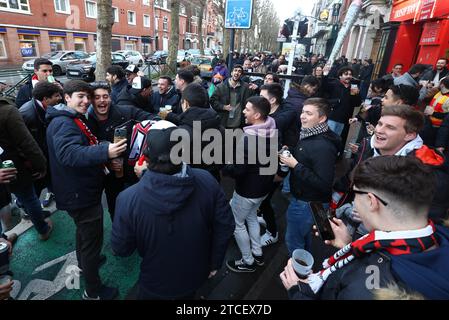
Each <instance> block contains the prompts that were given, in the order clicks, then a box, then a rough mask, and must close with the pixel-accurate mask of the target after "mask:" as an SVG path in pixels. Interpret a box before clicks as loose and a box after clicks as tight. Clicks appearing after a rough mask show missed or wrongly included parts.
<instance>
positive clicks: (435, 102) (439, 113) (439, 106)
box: [430, 91, 449, 128]
mask: <svg viewBox="0 0 449 320" xmlns="http://www.w3.org/2000/svg"><path fill="white" fill-rule="evenodd" d="M430 107H432V108H433V114H432V115H431V116H430V121H431V122H432V126H434V127H436V128H439V127H441V124H442V123H443V119H444V117H445V116H446V115H447V113H448V112H449V93H442V92H441V91H440V92H438V93H437V94H436V95H435V96H434V97H433V99H432V101H430Z"/></svg>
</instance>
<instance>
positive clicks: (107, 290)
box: [83, 285, 118, 300]
mask: <svg viewBox="0 0 449 320" xmlns="http://www.w3.org/2000/svg"><path fill="white" fill-rule="evenodd" d="M117 296H118V289H117V288H114V287H107V286H105V285H102V286H101V288H100V290H98V292H96V293H95V294H88V293H87V291H86V290H84V293H83V300H114V298H116V297H117Z"/></svg>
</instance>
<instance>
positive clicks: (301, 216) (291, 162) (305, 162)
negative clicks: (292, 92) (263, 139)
mask: <svg viewBox="0 0 449 320" xmlns="http://www.w3.org/2000/svg"><path fill="white" fill-rule="evenodd" d="M329 113H330V110H329V104H328V102H327V101H326V100H325V99H322V98H311V99H308V100H306V101H305V102H304V108H303V110H302V114H301V125H302V127H301V134H300V138H299V142H298V144H297V146H296V147H295V149H294V150H292V151H291V152H292V154H291V156H290V157H285V156H281V157H280V160H281V163H283V164H286V165H287V166H288V167H290V169H291V170H290V173H291V174H290V192H291V194H292V195H293V198H292V200H291V202H290V205H289V207H288V209H287V231H286V234H285V242H286V244H287V249H288V252H289V254H290V255H291V254H292V252H293V251H294V250H295V249H304V248H306V249H309V248H310V244H311V236H310V232H311V230H312V224H313V219H312V213H311V209H310V207H309V202H310V201H319V202H321V203H323V205H324V206H328V204H329V201H330V200H331V195H332V183H333V181H334V174H335V163H336V161H337V157H338V153H339V150H340V148H341V139H340V137H339V136H337V135H336V134H335V133H334V132H332V131H331V130H330V129H329V127H328V125H327V117H328V115H329Z"/></svg>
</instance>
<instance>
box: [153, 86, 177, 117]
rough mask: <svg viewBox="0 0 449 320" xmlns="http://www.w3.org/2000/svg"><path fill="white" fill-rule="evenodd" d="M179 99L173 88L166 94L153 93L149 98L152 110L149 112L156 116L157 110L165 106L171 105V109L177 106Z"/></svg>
mask: <svg viewBox="0 0 449 320" xmlns="http://www.w3.org/2000/svg"><path fill="white" fill-rule="evenodd" d="M180 99H181V97H180V96H179V95H178V93H177V92H176V89H175V87H174V86H172V87H171V88H170V89H169V90H168V91H167V92H166V93H164V94H160V93H159V91H158V92H154V93H153V94H152V96H151V106H152V110H150V112H152V113H155V114H158V113H159V110H160V109H161V108H163V107H165V106H166V105H171V106H172V109H173V107H174V106H177V105H178V104H179V100H180Z"/></svg>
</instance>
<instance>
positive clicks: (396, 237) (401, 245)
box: [307, 220, 438, 293]
mask: <svg viewBox="0 0 449 320" xmlns="http://www.w3.org/2000/svg"><path fill="white" fill-rule="evenodd" d="M435 230H436V229H435V226H434V224H433V222H432V221H431V220H429V224H428V225H427V226H426V227H425V228H423V229H419V230H410V231H392V232H385V231H371V232H370V233H368V234H367V235H365V236H363V237H362V238H360V239H358V240H356V241H354V242H352V243H350V244H348V245H346V246H345V247H344V248H343V249H341V250H339V251H338V252H337V253H335V254H334V255H333V256H331V257H330V258H328V259H326V260H324V262H323V270H321V271H319V272H317V273H314V274H311V275H310V276H309V277H308V278H307V280H308V283H309V286H310V288H311V289H312V290H313V292H315V293H317V292H318V291H319V290H320V289H321V287H322V286H323V284H324V283H325V282H326V280H327V279H328V278H329V276H330V275H331V274H332V273H334V272H335V271H337V270H338V269H341V268H343V267H344V266H346V265H347V264H348V263H350V262H351V261H352V260H354V259H356V258H359V257H362V256H364V255H366V254H369V253H371V252H373V251H377V250H384V251H386V252H387V253H389V254H391V255H404V254H412V253H419V252H423V251H426V250H427V249H429V248H431V247H433V246H435V245H438V242H437V240H436V238H435V235H434V233H435Z"/></svg>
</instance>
